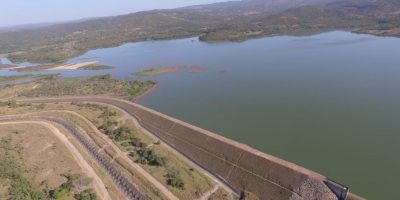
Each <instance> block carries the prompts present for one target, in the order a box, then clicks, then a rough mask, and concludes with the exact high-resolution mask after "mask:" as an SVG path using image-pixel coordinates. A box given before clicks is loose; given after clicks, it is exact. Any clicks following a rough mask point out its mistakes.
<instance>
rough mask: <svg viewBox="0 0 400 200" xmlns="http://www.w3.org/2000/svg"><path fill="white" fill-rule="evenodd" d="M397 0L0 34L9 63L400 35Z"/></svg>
mask: <svg viewBox="0 0 400 200" xmlns="http://www.w3.org/2000/svg"><path fill="white" fill-rule="evenodd" d="M399 27H400V1H398V0H243V1H232V2H223V3H215V4H210V5H199V6H189V7H184V8H177V9H169V10H153V11H143V12H137V13H133V14H128V15H121V16H114V17H105V18H100V19H92V20H87V21H81V22H74V23H64V24H57V25H52V26H49V27H44V28H39V29H34V30H21V31H14V32H8V33H0V53H8V52H15V51H23V52H22V53H20V54H17V55H12V56H10V59H11V60H13V61H17V62H21V61H34V62H58V61H62V60H65V59H67V58H70V57H72V56H77V55H79V54H82V53H84V52H85V51H87V50H90V49H96V48H102V47H111V46H116V45H120V44H122V43H126V42H136V41H143V40H157V39H170V38H183V37H192V36H200V39H201V40H204V41H223V40H230V41H236V40H244V39H247V38H251V37H259V36H268V35H282V34H289V35H299V34H312V33H318V32H323V31H330V30H337V29H341V30H349V31H354V32H360V33H368V34H375V35H390V36H400V29H399Z"/></svg>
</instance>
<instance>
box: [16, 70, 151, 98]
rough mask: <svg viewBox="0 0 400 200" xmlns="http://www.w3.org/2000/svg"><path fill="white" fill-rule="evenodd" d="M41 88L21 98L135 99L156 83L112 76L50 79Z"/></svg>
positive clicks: (22, 94) (43, 81)
mask: <svg viewBox="0 0 400 200" xmlns="http://www.w3.org/2000/svg"><path fill="white" fill-rule="evenodd" d="M38 83H39V86H38V87H36V88H34V89H32V90H28V91H25V92H23V93H21V94H20V96H26V97H49V96H70V95H71V96H79V95H110V96H124V97H128V98H129V99H133V98H135V97H137V96H139V95H141V94H143V93H144V92H146V91H147V90H149V89H151V88H152V87H153V86H154V85H155V84H156V83H155V82H153V81H145V82H141V81H124V80H116V79H112V77H111V75H102V76H95V77H84V78H54V77H53V78H48V79H46V80H41V81H39V82H38Z"/></svg>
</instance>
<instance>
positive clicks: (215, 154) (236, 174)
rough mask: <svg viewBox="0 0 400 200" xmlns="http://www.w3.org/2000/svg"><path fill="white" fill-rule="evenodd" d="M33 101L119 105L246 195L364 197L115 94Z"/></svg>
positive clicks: (263, 197)
mask: <svg viewBox="0 0 400 200" xmlns="http://www.w3.org/2000/svg"><path fill="white" fill-rule="evenodd" d="M19 101H23V102H30V103H52V102H94V103H103V104H108V105H112V106H115V107H118V108H120V109H122V110H124V111H125V112H127V113H128V114H130V115H132V116H133V117H135V118H136V119H137V121H138V122H139V124H140V125H141V126H142V127H144V128H145V129H147V130H148V131H150V132H151V133H153V134H154V135H155V136H157V137H158V138H159V139H161V140H162V141H163V142H165V143H166V144H168V145H170V146H171V147H172V148H174V149H175V150H176V151H178V152H180V153H181V154H183V155H184V156H185V157H187V158H188V159H190V160H191V161H193V162H194V163H196V164H197V165H199V166H200V167H201V168H203V169H204V170H206V171H207V172H209V173H210V174H212V175H213V176H215V177H217V178H218V179H219V180H220V181H221V182H223V183H224V184H226V185H227V186H228V187H230V188H232V190H233V191H235V192H236V193H237V194H239V195H240V196H242V195H243V194H244V193H245V192H246V193H251V194H252V195H254V196H257V197H258V198H259V199H261V200H272V199H276V200H279V199H291V200H292V199H293V200H297V199H299V200H300V199H332V200H333V199H338V200H345V199H349V200H359V199H363V198H361V197H358V196H357V195H355V194H352V193H351V192H350V190H349V188H348V187H346V186H344V185H341V184H338V183H335V182H334V181H331V180H330V179H328V178H327V177H325V176H323V175H320V174H318V173H316V172H313V171H311V170H308V169H305V168H303V167H301V166H298V165H295V164H293V163H290V162H287V161H285V160H282V159H279V158H276V157H274V156H271V155H268V154H266V153H263V152H260V151H258V150H256V149H253V148H251V147H249V146H247V145H244V144H241V143H238V142H236V141H233V140H230V139H227V138H225V137H222V136H220V135H218V134H215V133H212V132H209V131H206V130H203V129H201V128H199V127H195V126H193V125H190V124H188V123H185V122H183V121H180V120H178V119H175V118H172V117H170V116H167V115H164V114H162V113H159V112H157V111H154V110H151V109H149V108H146V107H144V106H141V105H139V104H136V103H133V102H130V101H126V100H122V99H119V98H113V97H99V96H94V97H60V98H33V99H20V100H19Z"/></svg>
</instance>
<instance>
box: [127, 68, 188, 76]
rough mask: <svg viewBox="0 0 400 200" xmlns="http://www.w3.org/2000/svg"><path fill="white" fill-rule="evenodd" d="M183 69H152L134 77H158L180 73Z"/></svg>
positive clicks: (137, 73)
mask: <svg viewBox="0 0 400 200" xmlns="http://www.w3.org/2000/svg"><path fill="white" fill-rule="evenodd" d="M181 69H182V66H172V67H159V68H151V69H146V70H143V71H140V72H136V73H134V75H135V76H138V77H147V76H156V75H161V74H168V73H174V72H178V71H180V70H181Z"/></svg>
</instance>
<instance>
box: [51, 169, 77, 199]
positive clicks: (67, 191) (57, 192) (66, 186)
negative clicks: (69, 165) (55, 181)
mask: <svg viewBox="0 0 400 200" xmlns="http://www.w3.org/2000/svg"><path fill="white" fill-rule="evenodd" d="M64 177H65V178H67V181H66V182H64V183H63V184H61V185H60V186H59V187H58V188H56V189H54V190H50V192H49V194H50V197H51V198H53V199H65V198H67V197H68V196H70V195H71V191H72V189H73V188H74V181H76V180H77V179H79V178H80V175H79V174H65V175H64Z"/></svg>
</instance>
